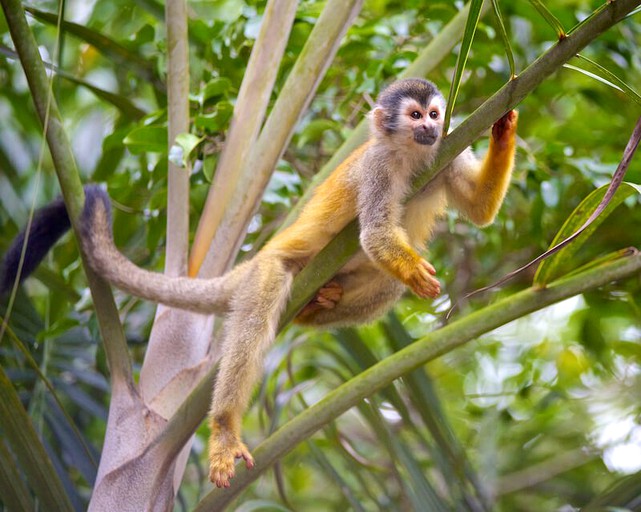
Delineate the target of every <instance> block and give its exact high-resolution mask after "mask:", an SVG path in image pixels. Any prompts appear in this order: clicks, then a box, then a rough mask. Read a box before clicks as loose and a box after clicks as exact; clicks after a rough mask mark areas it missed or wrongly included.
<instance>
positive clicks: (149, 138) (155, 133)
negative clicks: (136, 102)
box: [123, 126, 168, 154]
mask: <svg viewBox="0 0 641 512" xmlns="http://www.w3.org/2000/svg"><path fill="white" fill-rule="evenodd" d="M167 137H168V136H167V127H166V126H141V127H139V128H134V129H133V130H131V131H130V132H129V133H128V134H127V136H126V137H125V138H124V140H123V143H124V144H125V146H127V148H128V149H129V151H131V152H132V153H134V154H139V153H144V152H150V153H163V152H165V151H167Z"/></svg>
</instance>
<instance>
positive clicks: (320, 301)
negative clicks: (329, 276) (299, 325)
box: [296, 281, 343, 320]
mask: <svg viewBox="0 0 641 512" xmlns="http://www.w3.org/2000/svg"><path fill="white" fill-rule="evenodd" d="M342 297H343V287H342V286H341V285H340V284H338V283H337V282H336V281H330V282H329V283H325V284H324V285H323V287H322V288H321V289H320V290H318V291H317V292H316V296H315V297H314V298H313V299H312V300H310V301H309V302H308V303H307V305H306V306H305V307H304V308H303V309H302V310H301V312H300V313H298V315H297V316H296V318H297V319H298V320H304V319H305V318H307V317H309V316H310V315H312V314H313V313H315V312H316V311H319V310H321V309H334V308H335V307H336V304H338V303H339V301H340V300H341V298H342Z"/></svg>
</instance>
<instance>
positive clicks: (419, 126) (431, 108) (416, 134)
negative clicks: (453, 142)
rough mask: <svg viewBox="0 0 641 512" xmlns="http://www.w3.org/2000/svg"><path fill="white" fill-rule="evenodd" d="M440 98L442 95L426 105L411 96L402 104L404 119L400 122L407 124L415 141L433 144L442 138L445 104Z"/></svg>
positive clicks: (425, 144)
mask: <svg viewBox="0 0 641 512" xmlns="http://www.w3.org/2000/svg"><path fill="white" fill-rule="evenodd" d="M440 100H441V98H440V97H434V98H432V101H430V103H429V104H428V105H425V106H424V105H420V104H419V103H418V102H417V101H416V100H413V99H411V98H409V99H408V100H407V101H404V102H403V104H402V105H401V112H400V114H399V115H400V116H401V117H402V119H403V120H402V123H400V124H401V125H403V124H407V126H408V129H409V130H411V134H412V138H413V140H414V142H416V143H418V144H421V145H424V146H433V145H434V144H435V143H436V141H437V140H439V139H440V138H441V133H442V131H443V111H444V107H445V105H444V104H443V103H442V101H440Z"/></svg>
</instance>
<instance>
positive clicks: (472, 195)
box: [445, 110, 518, 226]
mask: <svg viewBox="0 0 641 512" xmlns="http://www.w3.org/2000/svg"><path fill="white" fill-rule="evenodd" d="M517 119H518V113H517V112H516V111H515V110H511V111H510V112H508V113H507V114H505V115H504V116H503V117H502V118H501V119H499V120H498V121H497V122H496V123H494V126H492V137H491V139H490V147H489V149H488V151H487V154H486V155H485V158H484V160H483V162H482V163H480V162H478V161H477V160H476V158H475V157H474V154H473V153H472V151H471V150H470V149H467V150H466V151H465V152H463V153H461V155H459V156H458V157H457V158H456V159H455V160H454V162H452V168H451V169H450V170H449V171H448V172H447V174H446V178H445V181H446V190H447V195H448V199H449V200H450V201H451V203H452V205H453V206H454V207H456V208H457V209H458V210H459V211H460V212H461V213H463V215H465V216H466V217H467V218H469V219H470V220H471V221H472V222H474V224H477V225H479V226H486V225H488V224H490V223H491V222H492V221H493V220H494V217H495V216H496V214H497V212H498V210H499V208H500V207H501V204H502V203H503V198H504V197H505V193H506V191H507V187H508V185H509V184H510V177H511V176H512V169H513V167H514V153H515V151H516V126H517Z"/></svg>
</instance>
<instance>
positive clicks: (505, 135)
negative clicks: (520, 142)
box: [492, 110, 519, 148]
mask: <svg viewBox="0 0 641 512" xmlns="http://www.w3.org/2000/svg"><path fill="white" fill-rule="evenodd" d="M518 118H519V114H518V112H517V111H516V110H510V111H509V112H508V113H507V114H505V115H504V116H503V117H502V118H501V119H499V120H498V121H497V122H496V123H494V125H493V126H492V138H493V139H494V140H495V141H496V143H497V144H499V146H500V147H501V148H503V147H507V146H508V145H509V143H510V141H511V140H512V139H513V138H514V137H515V136H516V124H517V120H518Z"/></svg>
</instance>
